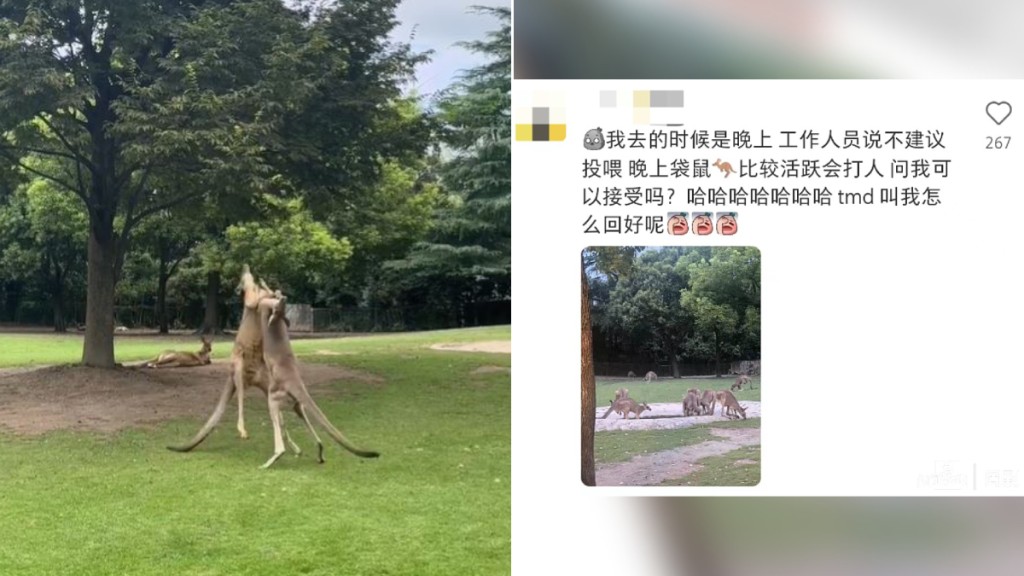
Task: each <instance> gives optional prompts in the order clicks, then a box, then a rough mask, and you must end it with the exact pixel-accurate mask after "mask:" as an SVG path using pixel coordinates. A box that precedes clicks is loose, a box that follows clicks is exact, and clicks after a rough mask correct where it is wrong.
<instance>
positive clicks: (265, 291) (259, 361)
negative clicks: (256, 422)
mask: <svg viewBox="0 0 1024 576" xmlns="http://www.w3.org/2000/svg"><path fill="white" fill-rule="evenodd" d="M238 286H239V288H240V289H241V290H242V292H243V296H242V301H243V303H244V306H245V307H244V310H243V312H242V321H241V322H240V323H239V325H238V334H237V335H236V336H235V346H234V349H233V350H232V351H231V373H230V374H229V375H228V379H227V382H225V383H224V388H223V389H221V393H220V398H219V399H218V400H217V405H216V407H214V410H213V414H211V415H210V418H209V419H208V420H207V421H206V424H204V425H203V427H202V428H201V429H200V430H199V432H197V433H196V435H195V437H193V438H192V440H191V441H189V443H188V444H185V445H183V446H168V447H167V448H168V449H169V450H174V451H176V452H188V451H190V450H192V449H193V448H195V447H196V446H198V445H199V444H200V443H201V442H202V441H203V440H205V439H206V437H207V436H209V435H210V432H212V431H213V429H214V427H215V426H217V423H218V422H220V419H221V418H222V417H223V416H224V410H225V409H226V408H227V403H228V402H229V401H230V400H231V397H232V396H234V395H236V394H237V395H238V435H239V436H240V437H241V438H242V439H243V440H244V439H246V438H248V437H249V434H248V432H246V429H245V412H244V410H243V398H244V396H245V390H246V389H247V388H259V389H260V390H263V392H264V393H266V391H267V374H266V372H267V367H266V364H265V363H264V361H263V330H262V328H261V327H260V320H259V312H258V311H257V306H258V305H259V302H260V300H261V299H263V298H269V297H272V296H275V295H276V293H275V292H272V291H271V290H270V289H269V288H267V286H266V284H263V283H261V284H260V285H257V284H256V281H255V280H254V279H253V276H252V273H251V272H250V271H249V266H248V265H246V266H245V267H243V269H242V279H241V281H240V282H239V285H238Z"/></svg>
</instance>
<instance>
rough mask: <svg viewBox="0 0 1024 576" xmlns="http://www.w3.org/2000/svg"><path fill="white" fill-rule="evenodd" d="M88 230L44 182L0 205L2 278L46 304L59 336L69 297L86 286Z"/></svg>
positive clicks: (74, 205)
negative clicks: (76, 288) (22, 286)
mask: <svg viewBox="0 0 1024 576" xmlns="http://www.w3.org/2000/svg"><path fill="white" fill-rule="evenodd" d="M44 163H45V162H40V161H35V162H33V163H32V164H33V165H39V164H44ZM87 230H88V217H87V216H86V214H85V211H84V210H83V209H82V206H81V204H80V203H78V202H77V201H75V200H74V199H73V198H71V197H69V196H68V195H66V194H64V193H62V192H61V191H59V190H58V189H56V187H55V186H54V185H52V184H51V183H50V182H48V181H46V180H42V179H36V180H33V181H31V182H30V183H28V184H24V185H22V186H20V187H19V188H18V189H17V191H16V192H15V193H14V194H13V195H12V196H10V197H9V198H8V201H7V202H6V203H0V276H2V277H4V278H5V279H7V280H8V281H21V282H24V283H26V284H27V285H28V286H29V289H30V291H31V292H33V293H35V294H38V295H40V296H42V297H44V298H45V300H47V301H48V302H50V304H51V307H52V309H53V319H54V327H55V329H57V330H63V329H64V326H65V321H66V318H65V312H66V311H65V304H66V299H67V296H68V295H69V292H72V288H73V287H74V286H76V285H77V286H81V285H82V284H84V281H85V254H84V253H83V251H82V246H83V245H84V244H85V240H86V237H87V236H86V235H87Z"/></svg>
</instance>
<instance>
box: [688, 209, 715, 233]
mask: <svg viewBox="0 0 1024 576" xmlns="http://www.w3.org/2000/svg"><path fill="white" fill-rule="evenodd" d="M714 231H715V225H714V224H712V223H711V214H710V213H706V214H697V215H695V216H694V217H693V232H694V234H697V235H698V236H707V235H709V234H711V233H712V232H714Z"/></svg>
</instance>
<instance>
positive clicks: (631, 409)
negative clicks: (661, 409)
mask: <svg viewBox="0 0 1024 576" xmlns="http://www.w3.org/2000/svg"><path fill="white" fill-rule="evenodd" d="M616 404H618V405H619V407H620V408H621V413H622V417H623V418H629V415H630V414H631V413H635V414H636V417H634V420H635V419H636V418H639V417H640V414H641V413H642V412H643V411H644V410H650V409H651V407H650V406H648V405H647V402H637V401H636V400H633V399H632V398H623V399H621V400H619V401H618V402H617V403H616ZM616 412H620V410H616Z"/></svg>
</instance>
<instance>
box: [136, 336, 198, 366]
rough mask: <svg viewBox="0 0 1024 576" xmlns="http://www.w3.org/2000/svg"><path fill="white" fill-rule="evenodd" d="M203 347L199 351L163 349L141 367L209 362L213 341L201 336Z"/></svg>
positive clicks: (194, 364) (193, 364)
mask: <svg viewBox="0 0 1024 576" xmlns="http://www.w3.org/2000/svg"><path fill="white" fill-rule="evenodd" d="M201 338H202V340H203V347H202V348H200V349H199V352H178V351H176V350H164V351H163V352H161V353H160V355H159V356H157V357H156V358H154V359H152V360H150V361H149V362H146V363H145V364H143V365H142V367H143V368H178V367H186V366H203V365H205V364H209V363H210V352H211V351H212V350H213V343H211V342H210V341H209V340H207V339H206V336H202V337H201Z"/></svg>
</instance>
